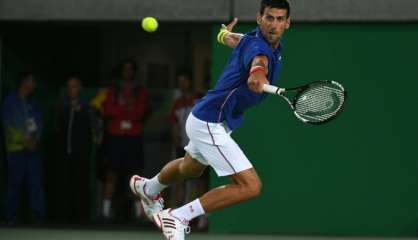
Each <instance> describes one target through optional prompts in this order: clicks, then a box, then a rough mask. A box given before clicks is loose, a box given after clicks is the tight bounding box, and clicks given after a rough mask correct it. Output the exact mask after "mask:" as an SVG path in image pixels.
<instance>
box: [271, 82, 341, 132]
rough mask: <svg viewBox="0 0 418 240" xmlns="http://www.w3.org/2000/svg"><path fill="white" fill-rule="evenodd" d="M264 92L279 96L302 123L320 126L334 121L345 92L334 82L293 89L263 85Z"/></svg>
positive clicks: (314, 83)
mask: <svg viewBox="0 0 418 240" xmlns="http://www.w3.org/2000/svg"><path fill="white" fill-rule="evenodd" d="M263 90H264V92H267V93H271V94H275V95H279V96H281V97H282V98H283V99H284V100H286V101H287V102H288V103H289V105H290V107H291V108H292V110H293V112H294V114H295V116H296V117H297V118H298V119H299V120H301V121H302V122H304V123H310V124H315V125H320V124H324V123H327V122H329V121H331V120H332V119H334V118H335V117H336V116H337V115H338V114H339V113H341V111H342V110H343V108H344V104H345V101H346V100H347V92H346V91H345V89H344V87H343V86H342V85H341V84H339V83H337V82H335V81H326V80H323V81H316V82H312V83H309V84H307V85H304V86H300V87H295V88H279V87H276V86H273V85H268V84H264V86H263Z"/></svg>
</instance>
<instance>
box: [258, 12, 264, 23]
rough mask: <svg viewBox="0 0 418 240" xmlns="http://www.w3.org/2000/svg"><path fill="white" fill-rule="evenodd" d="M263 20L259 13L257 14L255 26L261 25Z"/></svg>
mask: <svg viewBox="0 0 418 240" xmlns="http://www.w3.org/2000/svg"><path fill="white" fill-rule="evenodd" d="M262 18H263V16H261V15H260V13H257V24H258V25H260V24H261V19H262Z"/></svg>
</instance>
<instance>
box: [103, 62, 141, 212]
mask: <svg viewBox="0 0 418 240" xmlns="http://www.w3.org/2000/svg"><path fill="white" fill-rule="evenodd" d="M136 71H137V65H136V62H135V61H133V60H125V61H123V62H122V63H121V64H120V71H119V79H117V81H115V83H114V84H113V86H111V87H110V88H109V91H108V93H107V96H106V100H105V102H104V117H105V119H106V124H107V131H108V132H107V144H106V146H107V153H106V158H107V160H108V161H109V164H108V171H107V173H106V177H105V185H104V201H103V212H102V213H103V216H104V217H105V218H109V217H110V216H111V215H110V214H111V212H110V211H111V208H112V198H113V197H114V194H115V191H120V192H121V193H122V194H118V195H117V196H120V197H121V198H120V199H119V200H121V202H122V204H123V205H124V207H123V208H122V209H130V208H129V207H126V206H127V205H130V204H129V203H130V202H132V199H133V196H132V195H131V193H130V191H129V189H128V184H127V182H128V181H129V177H130V175H131V174H132V173H141V172H142V171H143V169H144V160H143V140H142V131H143V127H144V117H145V115H146V113H147V111H148V108H149V103H148V102H149V100H148V93H147V91H146V89H145V88H144V87H141V86H140V85H139V82H138V81H137V80H136V79H135V74H136ZM117 186H118V187H117ZM128 194H129V195H128ZM129 200H130V201H129ZM113 209H115V208H113ZM134 209H135V213H136V217H140V215H141V214H142V211H141V209H142V207H141V204H140V202H139V201H138V200H135V204H134Z"/></svg>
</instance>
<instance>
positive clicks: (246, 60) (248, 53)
mask: <svg viewBox="0 0 418 240" xmlns="http://www.w3.org/2000/svg"><path fill="white" fill-rule="evenodd" d="M247 41H248V42H247V43H246V44H245V45H244V46H243V49H242V51H243V55H242V61H243V64H244V66H245V68H248V69H249V68H250V64H251V62H252V61H253V59H254V58H255V57H256V56H261V55H264V56H267V57H268V58H269V59H270V51H269V49H268V48H267V46H266V44H265V43H264V42H262V40H260V39H258V38H251V39H248V40H247Z"/></svg>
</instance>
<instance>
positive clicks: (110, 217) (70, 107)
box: [1, 59, 208, 229]
mask: <svg viewBox="0 0 418 240" xmlns="http://www.w3.org/2000/svg"><path fill="white" fill-rule="evenodd" d="M137 69H138V66H137V64H136V62H135V61H134V60H131V59H127V60H124V61H122V62H120V63H119V64H118V65H117V66H116V67H115V70H114V71H112V76H111V81H110V84H109V86H105V87H103V88H101V89H99V90H98V91H97V94H96V95H95V96H94V97H92V98H91V99H85V98H83V97H82V96H83V94H82V93H83V81H82V79H81V78H80V77H79V76H77V75H72V76H68V78H67V79H66V86H65V94H64V97H63V98H61V100H60V101H59V102H57V103H55V107H54V111H53V113H48V114H53V115H54V121H55V122H54V124H53V125H46V124H45V123H44V121H43V115H44V114H45V113H44V112H42V111H41V109H42V108H41V106H39V102H38V101H37V99H36V97H35V96H34V94H33V93H34V91H35V89H36V82H37V79H36V75H35V74H34V73H33V72H24V73H22V74H21V75H20V76H19V77H18V79H17V81H18V87H17V89H15V90H14V91H13V92H11V93H9V95H8V96H6V97H5V99H4V100H3V102H2V114H1V116H2V126H3V133H4V134H3V135H4V143H5V149H6V154H5V155H6V164H5V166H7V167H6V174H7V177H6V192H5V194H4V196H5V201H4V203H5V206H4V211H3V212H4V220H5V221H4V222H5V224H7V225H8V226H14V225H16V224H19V223H20V222H21V220H20V219H19V214H18V209H19V208H20V207H21V205H22V204H21V202H27V203H28V204H27V205H28V208H29V209H30V212H31V216H32V217H31V222H32V223H36V224H40V225H42V224H45V223H47V224H48V223H63V224H92V223H97V222H109V223H112V222H122V223H126V222H135V223H138V222H144V223H145V222H146V221H148V220H147V219H146V217H145V214H144V213H143V209H142V206H141V204H140V201H139V199H137V198H135V197H134V196H133V195H132V193H131V192H130V190H129V186H128V182H129V178H130V177H131V176H132V175H133V174H139V175H141V174H143V173H144V168H145V164H146V161H145V160H144V146H146V145H145V144H144V142H145V141H146V139H144V127H146V124H147V120H148V119H149V116H150V113H151V108H150V99H149V98H150V97H149V93H148V90H147V88H146V87H144V85H143V84H141V82H140V81H138V79H137V77H136V76H137V74H136V73H137ZM192 83H193V81H192V79H191V74H190V73H189V72H188V71H183V72H179V73H178V74H177V88H176V90H175V91H174V92H175V94H174V95H175V96H174V97H173V99H172V104H171V105H172V107H171V111H170V113H167V117H169V119H170V122H171V129H172V131H171V133H172V134H171V142H172V149H173V155H175V156H176V157H178V158H180V157H183V156H184V154H185V152H184V149H183V148H184V146H185V145H187V143H188V138H187V135H186V133H185V129H184V125H185V121H186V118H187V116H188V114H189V113H190V111H191V108H192V107H193V105H194V103H195V101H196V100H198V99H199V98H200V97H201V94H198V93H197V92H196V91H194V90H193V88H192ZM51 128H53V129H51ZM45 130H49V131H53V134H54V142H55V143H54V146H53V147H54V149H43V151H51V152H54V154H55V155H56V156H55V164H56V166H58V167H59V169H60V170H59V171H55V172H54V173H53V174H52V175H53V178H52V179H53V181H55V183H56V184H55V185H54V186H57V187H55V188H54V189H53V191H52V192H51V193H47V194H52V195H54V197H53V198H52V199H56V201H57V202H56V203H55V204H49V203H48V204H46V200H45V198H46V197H45V195H46V193H45V177H44V176H45V174H44V171H45V169H44V168H45V164H44V162H43V159H42V156H43V154H42V151H41V144H42V142H43V141H42V139H43V137H44V134H43V133H44V132H45ZM92 158H94V160H93V161H92ZM168 160H169V159H166V160H165V161H168ZM93 173H94V174H93ZM48 180H49V181H51V178H49V179H48ZM95 182H98V183H99V184H96V183H95ZM207 188H208V174H207V173H206V174H205V175H204V176H203V177H201V178H200V179H197V180H189V181H187V182H186V183H184V184H181V185H175V186H174V187H173V188H171V189H169V190H167V191H166V192H165V193H164V194H165V198H166V199H167V200H166V204H167V205H169V206H171V207H175V206H180V205H183V204H184V203H186V202H189V201H190V200H192V199H194V198H196V197H198V196H200V195H201V194H202V193H204V192H206V190H207ZM22 190H26V191H22ZM22 198H27V199H22ZM92 198H98V199H100V201H97V204H92V203H94V202H95V201H94V199H92ZM92 205H97V206H92ZM50 206H55V208H57V209H50ZM48 211H54V213H55V216H53V217H48V216H50V214H48ZM195 224H197V226H198V228H200V229H206V228H207V224H208V223H207V218H206V216H203V217H201V218H200V219H198V221H196V223H195Z"/></svg>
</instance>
